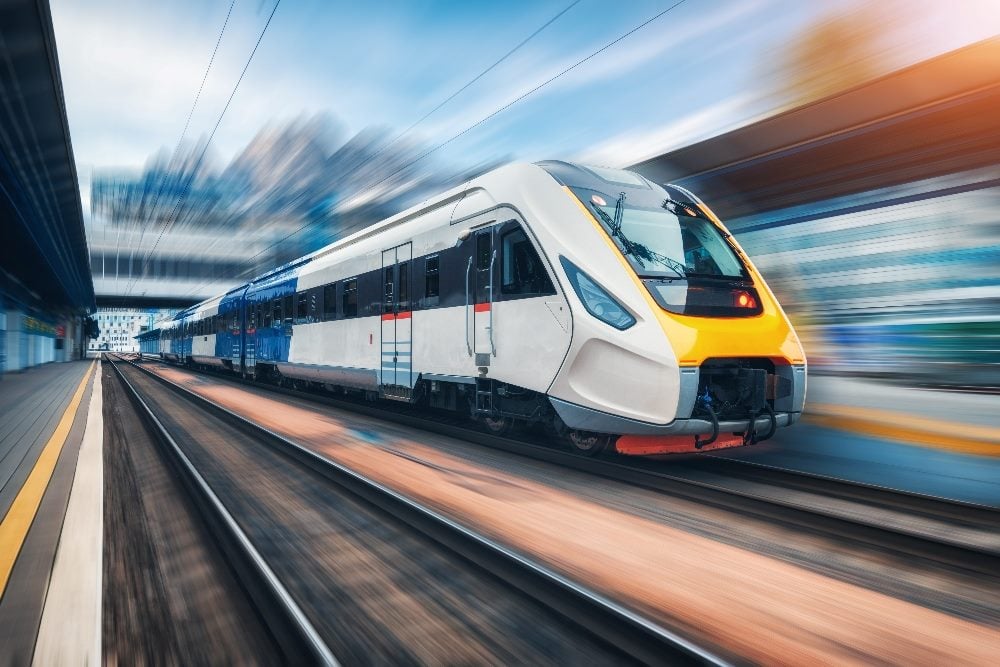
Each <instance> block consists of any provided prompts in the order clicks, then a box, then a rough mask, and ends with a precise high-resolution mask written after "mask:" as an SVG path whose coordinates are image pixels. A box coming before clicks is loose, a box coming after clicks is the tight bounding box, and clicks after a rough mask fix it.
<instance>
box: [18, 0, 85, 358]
mask: <svg viewBox="0 0 1000 667" xmlns="http://www.w3.org/2000/svg"><path fill="white" fill-rule="evenodd" d="M3 11H4V14H3V16H4V35H5V39H6V40H7V41H6V49H7V54H8V55H7V58H8V66H7V67H5V68H4V72H3V75H2V76H3V79H2V81H3V90H4V96H5V100H6V104H4V105H3V109H2V110H0V114H2V115H0V124H2V127H3V129H4V131H3V133H2V134H0V142H2V143H0V159H2V160H3V161H2V163H0V178H2V181H0V184H2V188H3V189H2V192H0V207H2V208H0V212H2V216H3V217H2V219H3V236H4V240H3V243H2V244H0V267H2V282H0V373H9V372H12V371H20V370H24V369H29V368H32V367H34V366H38V365H41V364H44V363H48V362H52V361H60V362H61V361H71V360H73V359H82V358H83V355H84V352H85V350H86V342H85V341H86V338H87V337H88V336H90V335H91V333H90V330H89V329H88V326H89V325H88V315H89V314H90V313H91V312H93V310H94V307H95V299H94V285H93V280H92V278H91V273H90V262H89V253H88V252H87V237H86V233H85V231H84V224H83V211H82V207H81V203H80V196H79V185H78V180H77V174H76V162H75V161H74V158H73V146H72V142H71V141H70V135H69V124H68V121H67V118H66V106H65V103H64V101H63V92H62V82H61V80H60V78H59V62H58V60H57V57H56V47H55V36H54V35H53V32H52V26H51V21H49V20H48V16H47V11H46V10H45V8H44V6H43V7H42V8H40V9H39V10H37V11H35V12H31V13H30V14H34V16H32V15H28V14H27V13H26V12H22V11H19V10H15V9H14V8H10V9H7V8H5V9H4V10H3Z"/></svg>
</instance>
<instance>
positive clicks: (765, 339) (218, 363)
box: [141, 161, 806, 456]
mask: <svg viewBox="0 0 1000 667" xmlns="http://www.w3.org/2000/svg"><path fill="white" fill-rule="evenodd" d="M141 343H142V350H143V353H144V354H145V355H147V356H149V355H152V356H154V357H157V358H160V359H162V360H164V361H168V362H173V363H177V364H185V365H190V366H203V367H215V368H216V369H219V370H223V371H225V372H228V373H233V374H236V375H239V376H242V377H244V378H247V379H249V380H253V381H257V382H269V383H279V384H290V385H295V386H300V387H310V388H313V389H319V390H323V391H329V392H336V393H352V394H355V395H357V396H358V397H363V398H366V399H370V400H381V401H402V402H406V403H411V404H417V405H419V406H426V407H427V408H433V409H438V410H449V411H454V412H459V413H463V414H465V415H467V416H468V417H470V418H471V419H473V420H475V421H476V422H478V423H479V424H480V425H481V426H482V428H484V429H486V430H487V431H489V432H491V433H495V434H505V433H508V432H510V431H511V430H514V429H524V428H532V429H542V430H543V431H545V432H548V433H551V434H553V435H554V436H555V437H556V438H558V440H559V441H560V442H564V443H567V446H568V447H570V448H571V449H572V450H573V451H576V452H577V453H579V454H582V455H587V456H595V455H599V454H605V453H617V454H625V455H666V454H677V453H686V452H699V451H706V450H711V449H720V448H725V447H736V446H743V445H752V444H754V443H756V442H759V441H762V440H765V439H767V438H769V437H771V436H772V435H774V433H775V432H776V431H777V429H779V428H783V427H787V426H790V425H792V424H794V423H795V422H796V421H797V420H798V419H799V417H800V416H801V414H802V410H803V406H804V403H805V392H806V358H805V354H804V352H803V349H802V345H801V343H800V341H799V339H798V337H797V336H796V334H795V331H794V329H793V327H792V325H791V323H790V322H789V320H788V318H787V316H786V315H785V313H784V311H783V310H782V309H781V306H780V305H779V303H778V301H777V300H776V299H775V297H774V294H773V293H772V292H771V291H770V289H769V288H768V286H767V284H766V283H765V282H764V279H763V278H762V277H761V275H760V273H759V272H758V271H757V269H756V268H755V267H754V265H753V263H752V262H751V261H750V258H749V257H748V256H747V255H746V253H745V252H744V251H743V250H742V248H741V247H740V245H739V244H738V243H737V242H736V239H734V238H733V236H732V235H731V234H730V233H729V231H728V230H727V229H726V227H725V226H724V225H723V224H722V222H721V221H720V220H719V219H718V217H717V216H716V215H715V214H714V213H713V212H712V211H711V209H710V208H709V207H708V206H707V205H706V204H705V203H704V202H703V201H702V200H701V199H699V198H698V197H697V196H696V195H694V194H693V193H691V192H689V191H687V190H686V189H684V188H681V187H678V186H676V185H671V184H666V185H659V184H656V183H653V182H652V181H650V180H648V179H646V178H644V177H643V176H641V175H639V174H638V173H635V172H631V171H627V170H621V169H611V168H605V167H593V166H584V165H579V164H573V163H569V162H563V161H545V162H538V163H533V164H527V163H516V164H509V165H505V166H503V167H500V168H498V169H495V170H493V171H491V172H489V173H486V174H483V175H481V176H478V177H476V178H474V179H472V180H470V181H468V182H466V183H464V184H462V185H460V186H458V187H456V188H453V189H451V190H449V191H447V192H444V193H442V194H440V195H438V196H435V197H433V198H430V199H428V200H427V201H424V202H422V203H421V204H418V205H416V206H414V207H412V208H410V209H408V210H406V211H403V212H401V213H399V214H398V215H395V216H393V217H391V218H388V219H386V220H384V221H381V222H379V223H377V224H374V225H372V226H370V227H368V228H365V229H363V230H361V231H359V232H357V233H355V234H353V235H351V236H348V237H345V238H344V239H341V240H339V241H336V242H334V243H332V244H331V245H329V246H326V247H324V248H322V249H320V250H318V251H316V252H313V253H311V254H309V255H306V256H305V257H302V258H300V259H297V260H294V261H292V262H289V263H287V264H285V265H282V266H280V267H278V268H276V269H274V270H272V271H270V272H267V273H265V274H263V275H261V276H259V277H257V278H255V279H253V280H251V281H249V282H247V283H245V284H242V285H239V286H238V287H235V288H233V289H231V290H229V291H228V292H226V293H225V294H222V295H219V296H216V297H214V298H211V299H208V300H206V301H204V302H202V303H199V304H197V305H194V306H192V307H190V308H187V309H185V310H183V311H181V312H179V313H178V314H177V315H176V316H175V317H173V318H172V319H170V320H168V321H165V322H161V323H160V324H159V325H158V326H157V328H156V329H154V330H153V331H151V332H147V333H146V334H144V337H143V338H142V339H141Z"/></svg>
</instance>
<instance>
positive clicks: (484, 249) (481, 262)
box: [476, 232, 493, 271]
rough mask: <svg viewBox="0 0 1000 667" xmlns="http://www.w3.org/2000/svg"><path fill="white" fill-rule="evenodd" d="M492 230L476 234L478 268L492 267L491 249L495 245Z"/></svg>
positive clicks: (482, 269) (483, 269)
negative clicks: (492, 239)
mask: <svg viewBox="0 0 1000 667" xmlns="http://www.w3.org/2000/svg"><path fill="white" fill-rule="evenodd" d="M490 236H491V234H490V232H483V233H482V234H479V235H478V236H476V268H477V269H479V270H481V271H485V270H486V269H488V268H490V250H491V246H492V245H493V244H492V242H491V239H490Z"/></svg>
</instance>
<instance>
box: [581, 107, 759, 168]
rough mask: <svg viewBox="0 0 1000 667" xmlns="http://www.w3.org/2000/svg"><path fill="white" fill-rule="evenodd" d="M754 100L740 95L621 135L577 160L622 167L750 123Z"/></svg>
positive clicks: (584, 152)
mask: <svg viewBox="0 0 1000 667" xmlns="http://www.w3.org/2000/svg"><path fill="white" fill-rule="evenodd" d="M756 99H757V98H756V97H755V95H754V94H752V93H741V94H738V95H734V96H732V97H730V98H729V99H726V100H723V101H722V102H718V103H715V104H711V105H709V106H707V107H703V108H701V109H699V110H698V111H695V112H693V113H691V114H688V115H687V116H684V117H683V118H680V119H678V120H675V121H672V122H670V123H668V124H666V125H663V126H661V127H658V128H655V127H644V128H641V129H635V130H630V131H628V132H623V133H621V134H619V135H617V136H614V137H611V138H610V139H608V140H606V141H604V142H602V143H600V144H597V145H595V146H591V147H589V148H587V149H586V150H584V151H583V152H581V153H580V154H579V155H578V156H577V159H578V160H580V161H581V162H586V163H588V164H597V165H605V166H608V167H625V166H628V165H630V164H635V163H636V162H641V161H643V160H646V159H648V158H651V157H655V156H657V155H662V154H663V153H666V152H668V151H670V150H673V149H676V148H681V147H683V146H686V145H688V144H691V143H694V142H696V141H700V140H702V139H707V138H709V137H712V136H715V135H717V134H722V133H723V132H727V131H729V130H731V129H734V128H735V127H737V126H739V125H743V124H745V123H747V122H751V121H752V120H753V119H752V118H750V117H749V114H750V109H751V108H752V105H753V103H754V101H755V100H756Z"/></svg>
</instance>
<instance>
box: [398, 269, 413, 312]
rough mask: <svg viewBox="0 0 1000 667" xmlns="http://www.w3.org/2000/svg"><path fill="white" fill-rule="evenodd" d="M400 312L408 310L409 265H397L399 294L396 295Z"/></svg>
mask: <svg viewBox="0 0 1000 667" xmlns="http://www.w3.org/2000/svg"><path fill="white" fill-rule="evenodd" d="M396 300H397V303H398V304H399V309H400V310H409V309H410V263H409V262H403V263H402V264H400V265H399V294H397V295H396Z"/></svg>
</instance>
